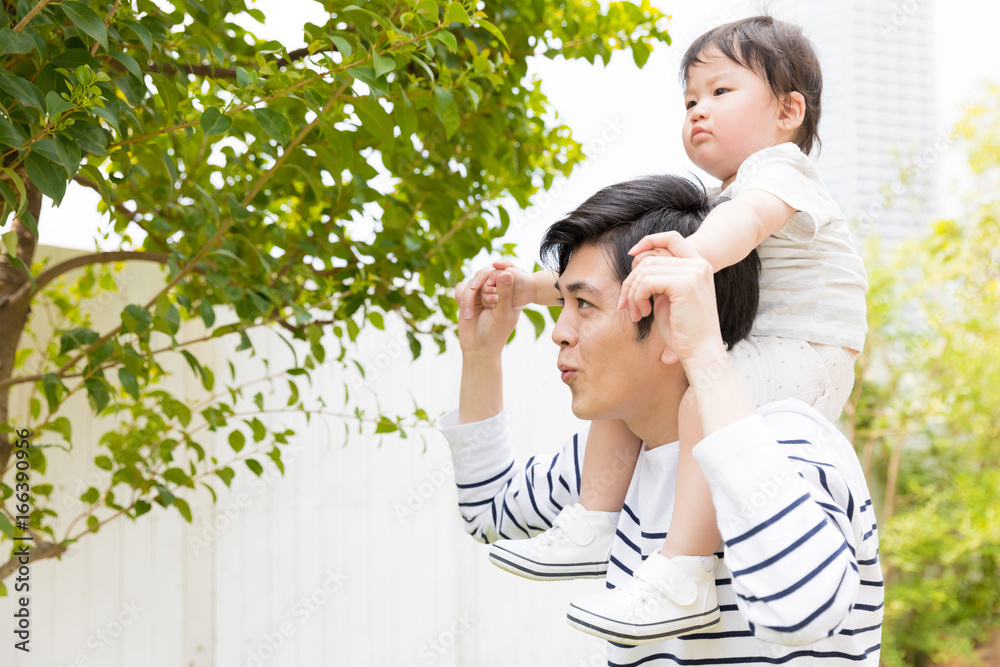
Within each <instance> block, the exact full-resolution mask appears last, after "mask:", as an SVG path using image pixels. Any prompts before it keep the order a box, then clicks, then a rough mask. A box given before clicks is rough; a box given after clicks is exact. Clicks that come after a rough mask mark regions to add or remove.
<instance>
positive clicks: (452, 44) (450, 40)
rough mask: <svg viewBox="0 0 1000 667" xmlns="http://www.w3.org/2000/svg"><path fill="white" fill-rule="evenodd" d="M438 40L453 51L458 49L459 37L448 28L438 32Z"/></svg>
mask: <svg viewBox="0 0 1000 667" xmlns="http://www.w3.org/2000/svg"><path fill="white" fill-rule="evenodd" d="M437 38H438V41H439V42H441V43H442V44H444V45H445V46H447V47H448V50H449V51H451V52H452V53H455V52H456V51H458V39H456V38H455V35H454V34H453V33H451V32H449V31H447V30H442V31H441V32H439V33H437Z"/></svg>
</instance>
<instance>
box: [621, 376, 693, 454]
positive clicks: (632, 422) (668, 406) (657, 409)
mask: <svg viewBox="0 0 1000 667" xmlns="http://www.w3.org/2000/svg"><path fill="white" fill-rule="evenodd" d="M686 389H687V384H686V383H685V384H684V386H683V387H676V388H674V389H673V390H667V389H666V388H664V390H663V391H660V392H658V393H655V395H652V393H651V396H650V399H648V400H647V401H644V402H643V404H641V405H636V406H633V410H632V412H631V414H630V415H629V416H628V417H626V418H625V423H626V424H627V425H628V427H629V429H630V430H631V431H632V432H633V433H635V434H636V435H637V436H639V437H640V438H642V441H643V442H644V443H646V447H647V448H649V449H654V448H656V447H660V446H661V445H666V444H669V443H672V442H677V438H678V427H677V424H678V420H677V415H678V411H679V409H680V404H681V398H682V397H683V396H684V390H686Z"/></svg>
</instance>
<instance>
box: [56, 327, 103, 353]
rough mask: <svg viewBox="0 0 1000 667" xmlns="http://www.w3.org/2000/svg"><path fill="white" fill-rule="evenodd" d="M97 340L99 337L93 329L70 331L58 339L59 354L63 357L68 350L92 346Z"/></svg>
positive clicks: (81, 328)
mask: <svg viewBox="0 0 1000 667" xmlns="http://www.w3.org/2000/svg"><path fill="white" fill-rule="evenodd" d="M98 338H100V336H99V335H98V333H97V332H96V331H94V330H93V329H88V328H86V327H77V328H75V329H70V330H69V331H66V332H64V333H63V334H62V336H60V337H59V354H60V355H63V354H66V353H67V352H69V351H70V350H75V349H77V348H81V347H87V346H88V345H92V344H93V343H95V342H97V339H98Z"/></svg>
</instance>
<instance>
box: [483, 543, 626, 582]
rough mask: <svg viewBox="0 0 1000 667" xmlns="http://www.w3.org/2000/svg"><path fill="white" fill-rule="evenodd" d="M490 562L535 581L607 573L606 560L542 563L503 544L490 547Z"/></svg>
mask: <svg viewBox="0 0 1000 667" xmlns="http://www.w3.org/2000/svg"><path fill="white" fill-rule="evenodd" d="M490 562H491V563H493V564H494V565H496V566H497V567H499V568H500V569H501V570H504V571H506V572H510V573H511V574H516V575H517V576H519V577H524V578H525V579H533V580H535V581H562V580H565V579H603V578H604V577H605V576H606V575H607V573H608V561H596V562H589V563H558V564H552V563H542V562H539V561H535V560H531V559H530V558H525V557H524V556H521V555H520V554H516V553H514V552H513V551H508V550H507V549H504V548H503V546H501V545H497V544H494V545H493V546H492V547H491V548H490Z"/></svg>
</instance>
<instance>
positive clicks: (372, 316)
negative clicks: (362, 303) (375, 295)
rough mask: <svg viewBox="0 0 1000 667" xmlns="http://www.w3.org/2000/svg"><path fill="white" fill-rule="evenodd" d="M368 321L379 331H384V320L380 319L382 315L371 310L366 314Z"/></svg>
mask: <svg viewBox="0 0 1000 667" xmlns="http://www.w3.org/2000/svg"><path fill="white" fill-rule="evenodd" d="M368 321H369V322H371V323H372V326H374V327H375V328H376V329H378V330H379V331H385V320H384V319H383V318H382V313H379V312H377V311H374V310H373V311H372V312H370V313H368Z"/></svg>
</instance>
